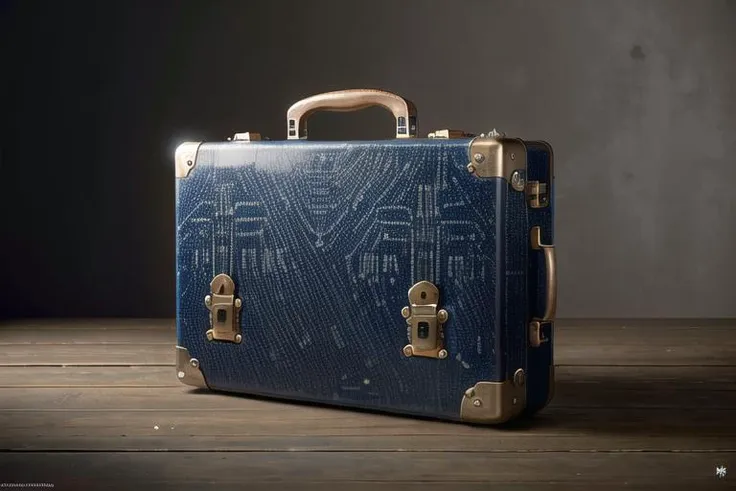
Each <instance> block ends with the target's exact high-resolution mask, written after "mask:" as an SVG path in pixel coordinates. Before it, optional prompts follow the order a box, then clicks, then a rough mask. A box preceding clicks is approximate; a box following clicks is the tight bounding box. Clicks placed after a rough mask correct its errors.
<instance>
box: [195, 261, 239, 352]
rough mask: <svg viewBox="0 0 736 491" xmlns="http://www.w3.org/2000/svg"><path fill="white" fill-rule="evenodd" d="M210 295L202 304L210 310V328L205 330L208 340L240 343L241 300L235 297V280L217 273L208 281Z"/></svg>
mask: <svg viewBox="0 0 736 491" xmlns="http://www.w3.org/2000/svg"><path fill="white" fill-rule="evenodd" d="M210 291H211V292H212V293H211V294H210V295H207V296H206V297H204V304H205V305H206V306H207V308H208V309H209V311H210V325H211V326H212V328H211V329H209V330H208V331H207V339H208V340H210V341H229V342H231V343H240V342H241V341H242V340H243V336H241V335H240V308H241V307H242V305H243V302H242V301H241V300H240V299H239V298H236V297H235V282H233V280H232V278H230V277H229V276H228V275H226V274H218V275H217V276H215V277H214V279H213V280H212V282H211V283H210Z"/></svg>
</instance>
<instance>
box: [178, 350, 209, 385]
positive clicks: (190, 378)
mask: <svg viewBox="0 0 736 491" xmlns="http://www.w3.org/2000/svg"><path fill="white" fill-rule="evenodd" d="M176 378H178V379H179V381H180V382H181V383H183V384H184V385H191V386H193V387H198V388H200V389H209V386H208V385H207V381H206V380H205V378H204V374H203V373H202V370H200V369H199V360H197V359H196V358H192V357H191V356H190V355H189V350H188V349H186V348H183V347H181V346H177V347H176Z"/></svg>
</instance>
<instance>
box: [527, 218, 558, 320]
mask: <svg viewBox="0 0 736 491" xmlns="http://www.w3.org/2000/svg"><path fill="white" fill-rule="evenodd" d="M531 239H532V249H534V250H540V249H541V250H542V252H544V263H545V266H546V269H547V299H546V306H545V308H544V316H543V317H542V318H541V319H538V320H539V321H541V322H553V321H554V320H555V315H556V313H557V256H556V254H555V246H554V245H547V244H542V229H541V228H540V227H533V228H532V230H531Z"/></svg>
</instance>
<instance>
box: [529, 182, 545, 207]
mask: <svg viewBox="0 0 736 491" xmlns="http://www.w3.org/2000/svg"><path fill="white" fill-rule="evenodd" d="M526 196H527V201H528V202H529V206H530V207H531V208H545V207H547V206H549V191H548V186H547V184H546V183H544V182H539V181H529V182H527V183H526Z"/></svg>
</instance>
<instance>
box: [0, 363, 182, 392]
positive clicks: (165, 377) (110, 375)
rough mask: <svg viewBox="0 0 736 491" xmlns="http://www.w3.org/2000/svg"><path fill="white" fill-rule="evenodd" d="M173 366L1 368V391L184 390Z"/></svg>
mask: <svg viewBox="0 0 736 491" xmlns="http://www.w3.org/2000/svg"><path fill="white" fill-rule="evenodd" d="M175 372H176V371H175V369H174V366H173V365H170V366H117V367H116V366H112V367H109V366H107V367H105V366H103V367H100V366H92V367H84V366H82V367H79V366H66V367H60V366H46V367H24V366H11V367H7V366H5V367H2V366H0V388H12V387H66V388H73V387H182V384H181V382H179V380H178V379H177V378H176V375H175Z"/></svg>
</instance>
